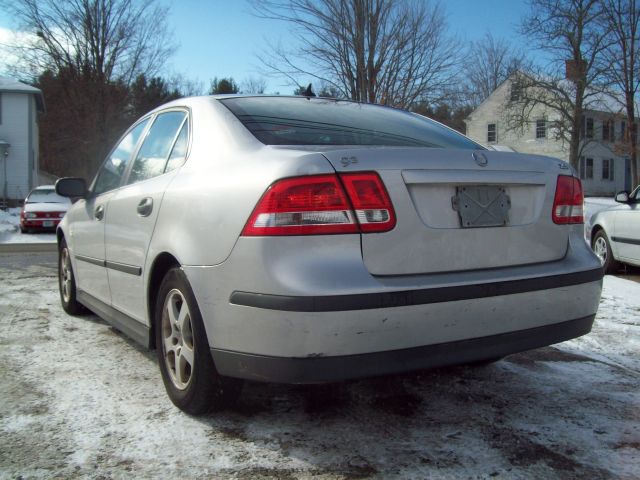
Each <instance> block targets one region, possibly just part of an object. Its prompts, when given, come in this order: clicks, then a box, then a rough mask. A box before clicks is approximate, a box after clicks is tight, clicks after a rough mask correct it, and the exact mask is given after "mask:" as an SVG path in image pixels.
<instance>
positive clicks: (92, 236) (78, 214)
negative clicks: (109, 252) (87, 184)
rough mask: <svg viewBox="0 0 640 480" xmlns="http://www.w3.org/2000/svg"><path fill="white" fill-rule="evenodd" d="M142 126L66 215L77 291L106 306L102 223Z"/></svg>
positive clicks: (110, 158) (125, 140) (142, 125)
mask: <svg viewBox="0 0 640 480" xmlns="http://www.w3.org/2000/svg"><path fill="white" fill-rule="evenodd" d="M146 124H147V121H146V120H144V121H142V122H140V123H138V124H137V125H136V126H134V127H133V128H132V129H131V130H130V131H129V132H127V134H126V135H125V136H124V137H122V139H121V140H120V142H119V143H118V144H117V146H116V147H115V148H114V149H113V150H112V152H111V153H110V154H109V156H108V157H107V159H106V160H105V162H104V164H103V165H102V167H101V168H100V170H99V171H98V175H97V176H96V179H95V181H94V182H93V184H92V186H91V188H90V189H89V194H88V196H87V198H86V199H85V200H79V201H78V202H77V203H76V204H75V205H74V206H73V207H72V208H71V209H70V211H69V213H68V215H69V216H70V218H69V220H70V221H69V225H70V227H69V228H70V238H71V244H72V247H71V248H72V249H73V250H72V254H73V258H74V260H75V272H76V280H77V286H78V289H79V290H82V291H83V292H86V293H88V294H89V295H91V296H92V297H94V298H97V299H98V300H100V301H101V302H103V303H105V304H107V305H109V304H110V303H111V290H110V288H109V280H108V274H107V270H106V268H105V267H106V249H105V220H106V216H107V211H108V209H109V202H110V200H111V198H112V197H113V195H114V194H115V193H116V192H117V191H118V190H117V189H118V188H119V187H120V185H121V183H122V179H123V177H124V174H125V172H126V171H127V167H128V165H129V163H130V160H131V158H132V155H133V152H134V151H135V148H136V145H137V143H138V141H139V140H140V137H141V136H142V132H143V131H144V129H145V126H146Z"/></svg>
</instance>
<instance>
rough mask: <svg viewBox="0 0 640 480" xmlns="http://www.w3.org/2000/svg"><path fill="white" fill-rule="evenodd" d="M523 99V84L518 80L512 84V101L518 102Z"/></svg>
mask: <svg viewBox="0 0 640 480" xmlns="http://www.w3.org/2000/svg"><path fill="white" fill-rule="evenodd" d="M521 99H522V85H520V83H518V82H513V83H512V84H511V101H512V102H517V101H519V100H521Z"/></svg>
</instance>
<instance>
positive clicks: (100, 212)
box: [93, 205, 104, 221]
mask: <svg viewBox="0 0 640 480" xmlns="http://www.w3.org/2000/svg"><path fill="white" fill-rule="evenodd" d="M93 216H94V217H95V218H96V220H98V221H100V220H102V219H103V218H104V205H98V206H97V207H96V209H95V210H94V211H93Z"/></svg>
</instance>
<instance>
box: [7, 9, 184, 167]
mask: <svg viewBox="0 0 640 480" xmlns="http://www.w3.org/2000/svg"><path fill="white" fill-rule="evenodd" d="M0 4H1V5H3V6H4V7H6V9H7V10H8V11H10V12H11V13H12V14H13V16H14V18H15V19H16V20H17V21H18V22H20V23H21V24H22V26H21V28H22V29H23V31H25V32H27V34H26V36H23V38H24V39H25V41H24V42H22V43H21V44H18V45H14V52H15V54H16V55H17V57H18V58H20V59H21V62H20V65H21V66H24V67H25V70H26V71H25V73H26V74H31V75H34V76H35V83H36V84H37V85H38V86H39V87H40V88H41V89H42V91H43V92H44V94H45V97H46V98H47V106H48V112H47V114H46V115H45V116H43V117H42V119H41V121H40V134H41V137H42V139H43V141H42V149H41V155H40V162H41V164H42V165H44V166H45V167H46V168H49V169H50V170H51V171H53V172H55V173H58V174H66V175H69V174H73V175H81V176H83V177H85V178H87V179H89V178H91V177H92V176H93V174H94V173H95V171H96V170H97V168H98V166H99V165H100V163H101V161H102V159H103V158H104V155H105V154H106V153H107V151H108V150H109V148H110V146H111V145H112V144H113V142H114V141H115V139H116V138H118V136H120V134H121V133H122V131H123V129H124V128H126V126H127V125H128V124H129V123H130V122H131V121H132V116H133V115H135V114H136V108H135V105H136V101H135V98H132V97H135V96H136V91H135V90H136V89H134V88H132V87H133V83H134V80H135V79H136V78H148V79H151V78H153V77H154V76H155V74H156V73H157V72H158V71H159V69H160V68H161V67H162V65H163V64H164V62H165V61H166V60H167V58H168V56H169V55H170V54H171V52H172V50H173V45H172V43H171V36H170V35H169V32H168V31H167V26H166V23H165V18H166V13H167V10H166V8H164V7H161V6H159V5H157V4H156V2H155V0H65V1H60V0H12V1H9V0H0ZM162 83H163V84H164V82H162ZM156 84H157V85H155V86H158V85H159V82H158V81H156ZM139 86H140V85H139ZM165 86H166V85H165ZM147 87H149V86H148V85H147V86H146V87H145V88H142V89H140V88H138V89H137V90H138V93H140V92H146V90H148V88H147Z"/></svg>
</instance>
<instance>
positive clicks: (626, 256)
mask: <svg viewBox="0 0 640 480" xmlns="http://www.w3.org/2000/svg"><path fill="white" fill-rule="evenodd" d="M629 200H630V203H628V204H626V205H621V206H620V207H619V210H618V211H617V212H616V216H615V232H616V233H615V237H614V238H612V239H611V240H613V241H614V242H616V244H617V247H618V249H617V250H618V257H619V259H620V260H622V261H623V262H624V261H629V262H631V263H635V264H637V263H640V189H639V188H636V190H635V192H633V194H632V195H631V196H630V198H629Z"/></svg>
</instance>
